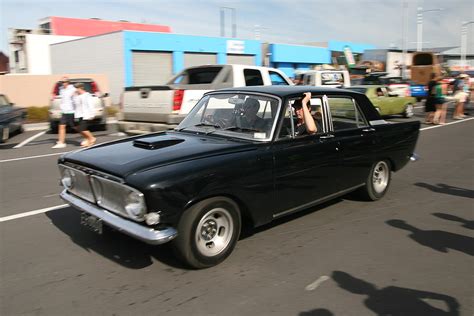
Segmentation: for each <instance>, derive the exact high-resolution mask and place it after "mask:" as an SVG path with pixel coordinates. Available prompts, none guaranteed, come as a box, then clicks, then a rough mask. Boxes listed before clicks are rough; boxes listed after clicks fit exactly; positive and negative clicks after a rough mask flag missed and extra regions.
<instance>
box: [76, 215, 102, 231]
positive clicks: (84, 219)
mask: <svg viewBox="0 0 474 316" xmlns="http://www.w3.org/2000/svg"><path fill="white" fill-rule="evenodd" d="M81 224H82V225H84V226H86V227H87V228H89V229H90V230H92V231H93V232H95V233H97V234H102V220H101V219H100V218H98V217H95V216H94V215H90V214H88V213H85V212H83V213H81Z"/></svg>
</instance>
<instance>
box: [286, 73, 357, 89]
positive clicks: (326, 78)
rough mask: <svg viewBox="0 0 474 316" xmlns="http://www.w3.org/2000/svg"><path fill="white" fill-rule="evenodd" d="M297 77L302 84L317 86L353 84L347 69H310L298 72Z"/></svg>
mask: <svg viewBox="0 0 474 316" xmlns="http://www.w3.org/2000/svg"><path fill="white" fill-rule="evenodd" d="M295 79H296V80H298V81H299V82H300V84H301V85H308V86H315V87H323V86H325V87H333V88H342V87H350V86H351V78H350V75H349V72H348V71H347V70H308V71H304V72H302V73H299V74H297V75H296V76H295Z"/></svg>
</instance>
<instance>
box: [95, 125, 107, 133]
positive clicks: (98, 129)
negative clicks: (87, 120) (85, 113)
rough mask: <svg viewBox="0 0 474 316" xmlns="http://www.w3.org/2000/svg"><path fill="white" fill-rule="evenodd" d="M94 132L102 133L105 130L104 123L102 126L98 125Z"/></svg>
mask: <svg viewBox="0 0 474 316" xmlns="http://www.w3.org/2000/svg"><path fill="white" fill-rule="evenodd" d="M95 130H96V131H101V132H104V131H106V130H107V124H106V123H103V124H98V125H97V126H96V128H95Z"/></svg>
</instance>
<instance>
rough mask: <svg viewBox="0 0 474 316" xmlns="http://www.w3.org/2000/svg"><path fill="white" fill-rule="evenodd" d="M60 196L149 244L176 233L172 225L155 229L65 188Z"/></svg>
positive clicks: (164, 239) (159, 241)
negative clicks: (107, 209) (117, 213)
mask: <svg viewBox="0 0 474 316" xmlns="http://www.w3.org/2000/svg"><path fill="white" fill-rule="evenodd" d="M60 196H61V198H62V199H63V200H64V201H66V202H67V203H69V204H70V205H71V206H72V207H74V208H76V209H78V210H81V211H84V212H86V213H89V214H91V215H94V216H95V217H98V218H100V219H102V221H104V222H105V223H106V224H107V225H109V226H111V227H113V228H115V229H117V230H118V231H120V232H122V233H124V234H127V235H129V236H131V237H133V238H136V239H138V240H141V241H144V242H146V243H148V244H151V245H160V244H164V243H166V242H168V241H170V240H172V239H173V238H175V237H176V236H177V235H178V232H177V231H176V229H174V228H172V227H167V228H165V229H162V230H156V229H152V228H148V227H145V226H143V225H140V224H137V223H134V222H132V221H130V220H127V219H124V218H122V217H120V216H117V215H115V214H113V213H111V212H109V211H106V210H104V209H102V208H100V207H98V206H96V205H94V204H92V203H89V202H86V201H84V200H82V199H80V198H77V197H75V196H74V195H72V194H69V193H68V192H67V190H64V191H62V192H61V194H60Z"/></svg>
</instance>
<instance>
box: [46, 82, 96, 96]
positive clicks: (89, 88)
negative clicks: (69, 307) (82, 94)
mask: <svg viewBox="0 0 474 316" xmlns="http://www.w3.org/2000/svg"><path fill="white" fill-rule="evenodd" d="M79 82H82V84H83V85H84V89H86V91H87V92H89V93H91V94H94V93H95V92H96V91H94V89H93V87H92V82H90V81H87V82H83V81H73V80H71V83H70V84H72V85H75V84H76V83H79ZM61 86H62V82H61V81H58V82H56V87H55V88H54V93H55V94H56V95H59V89H60V88H61Z"/></svg>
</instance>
